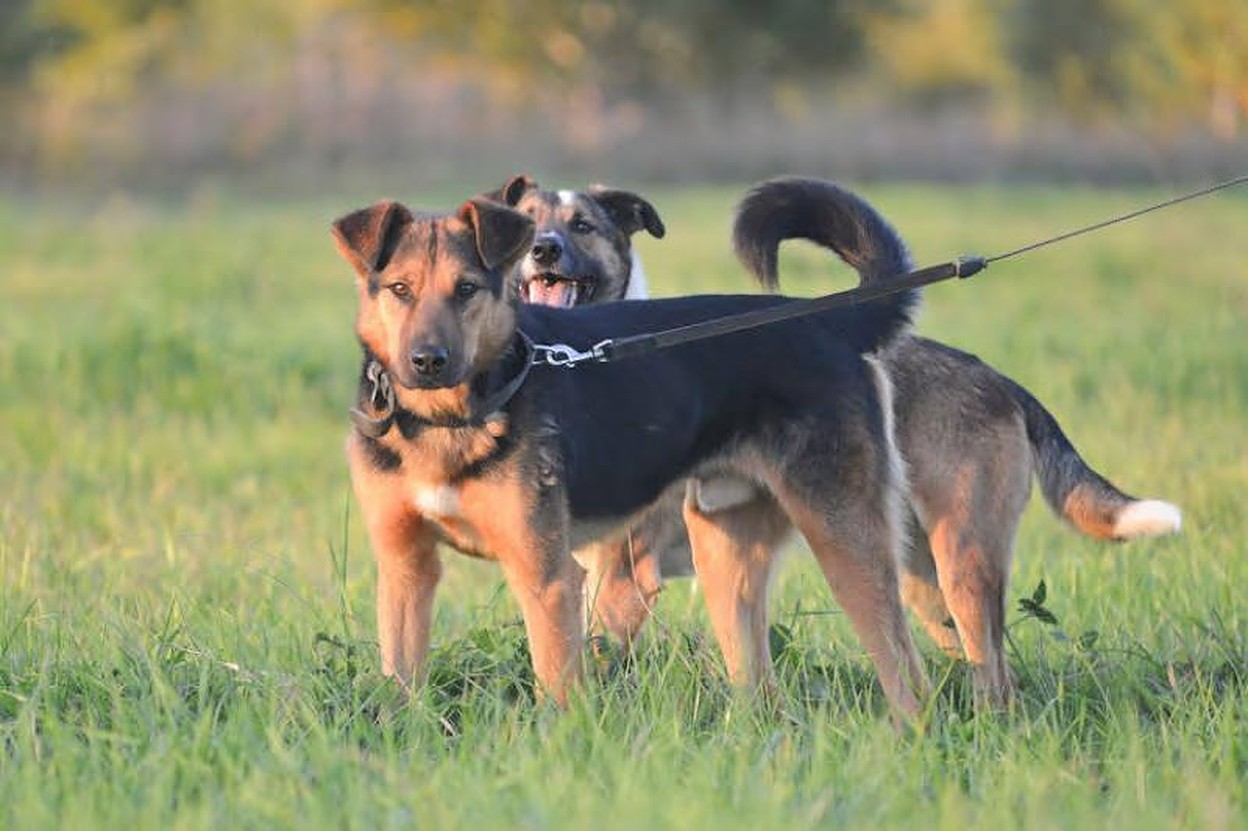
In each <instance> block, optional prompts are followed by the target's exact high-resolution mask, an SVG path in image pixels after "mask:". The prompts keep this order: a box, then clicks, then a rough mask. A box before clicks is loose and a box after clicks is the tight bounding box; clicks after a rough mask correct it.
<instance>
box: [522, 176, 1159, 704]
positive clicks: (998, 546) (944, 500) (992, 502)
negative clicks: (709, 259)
mask: <svg viewBox="0 0 1248 831" xmlns="http://www.w3.org/2000/svg"><path fill="white" fill-rule="evenodd" d="M497 195H498V196H500V197H502V198H506V199H508V200H509V202H510V203H511V204H513V205H515V206H516V207H517V208H518V209H520V210H524V211H526V212H527V213H529V214H530V215H532V216H533V217H534V219H535V220H536V221H537V229H538V231H537V232H538V234H539V235H542V234H547V235H551V236H554V237H559V238H564V239H574V240H576V239H577V238H576V237H572V236H570V235H569V234H568V232H567V229H566V226H567V224H568V222H569V217H570V216H571V215H572V211H571V210H569V209H568V208H567V207H566V206H576V205H578V204H583V202H584V200H585V199H588V198H589V197H588V194H583V195H575V196H566V195H565V196H557V195H555V194H553V193H551V192H549V191H542V190H540V189H539V188H538V187H537V186H536V184H535V183H533V182H532V181H531V180H528V179H524V178H518V179H515V180H512V181H511V182H509V183H508V184H507V185H506V186H505V187H504V188H502V189H500V190H499V191H498V192H497ZM632 198H633V199H635V200H641V197H638V196H633V197H632ZM857 202H858V200H857V198H856V197H854V196H852V195H851V194H848V193H847V192H846V191H844V190H843V189H841V188H838V187H836V186H835V185H832V184H831V183H827V182H821V181H817V180H810V179H779V180H775V181H771V182H767V183H764V184H762V185H760V186H759V187H757V188H755V189H754V190H753V191H751V192H750V193H749V194H748V195H747V196H746V197H745V199H744V200H743V201H742V203H741V205H740V206H739V208H738V211H737V218H736V222H735V227H734V246H735V248H736V250H737V253H738V255H739V256H740V258H741V259H742V261H743V262H744V263H745V265H746V267H747V268H748V269H749V270H750V272H751V273H752V274H754V275H755V276H756V277H757V278H758V279H759V281H760V283H761V284H762V285H764V286H765V287H767V288H769V289H773V290H774V289H775V288H776V285H777V281H778V277H777V270H776V263H777V249H778V247H779V245H780V243H781V242H782V241H784V240H785V239H790V238H795V237H802V238H807V239H810V240H813V241H815V242H817V243H820V244H822V245H824V246H827V247H832V248H835V249H837V250H838V252H839V253H840V254H841V255H842V256H843V257H844V258H845V259H846V261H847V262H849V263H850V264H851V265H853V266H854V267H855V268H856V269H857V270H858V271H859V273H860V275H861V278H862V280H863V282H864V283H865V282H872V281H878V280H881V279H887V278H888V277H890V276H893V275H896V274H899V273H901V272H903V271H906V270H908V269H909V268H910V267H911V264H910V262H909V260H908V258H906V257H905V256H904V255H903V256H902V257H900V258H898V257H897V255H896V252H895V250H894V248H892V247H888V246H884V247H881V246H879V244H878V241H877V240H874V239H872V238H870V237H866V236H864V237H862V238H861V239H858V240H856V241H852V242H851V243H850V244H849V245H848V246H846V245H844V242H845V238H844V236H843V235H840V238H838V235H837V232H836V231H835V229H838V228H840V227H842V226H843V225H844V223H845V215H846V213H847V212H850V211H852V210H854V209H855V208H854V206H855V205H856V204H857ZM645 204H646V205H647V206H648V210H649V211H651V212H654V208H653V206H649V203H645ZM552 205H559V206H565V207H562V208H560V209H557V210H550V209H547V208H545V207H543V206H552ZM655 216H657V212H655ZM838 246H839V247H838ZM592 250H594V247H593V246H591V245H585V244H582V246H581V252H582V253H581V254H580V257H581V258H582V259H583V258H584V257H585V256H588V255H587V254H586V253H584V252H589V251H592ZM624 262H625V260H623V259H617V260H613V261H611V262H610V263H604V264H603V265H602V266H601V267H600V268H611V267H615V268H619V269H623V268H624V267H625V266H624ZM626 281H627V277H626V276H623V275H621V276H617V277H616V278H614V279H613V280H610V281H603V283H604V285H615V286H620V285H624V284H626ZM622 297H623V295H622V293H617V294H616V295H614V297H612V296H611V295H609V294H608V293H606V292H598V293H597V294H595V295H594V296H592V297H591V298H582V301H583V302H604V301H608V300H612V299H621V298H622ZM880 357H881V360H882V362H883V365H884V366H885V368H886V369H887V371H888V374H889V377H890V378H891V380H892V384H893V406H894V413H895V420H896V430H897V443H898V446H899V448H900V451H901V454H902V456H903V457H904V459H905V461H906V465H907V468H908V472H909V484H910V487H911V497H910V506H911V512H910V521H911V524H912V525H913V526H914V528H913V531H914V532H913V533H911V534H910V535H909V546H908V551H907V557H906V560H905V567H904V569H903V573H902V588H903V594H904V596H905V599H906V601H907V603H908V605H909V606H910V607H911V609H912V610H913V611H914V612H915V613H916V615H917V616H918V617H919V618H920V620H921V621H922V623H923V624H924V627H925V628H926V629H927V631H928V632H929V634H930V635H931V636H932V637H933V639H935V640H936V642H937V643H938V644H939V645H940V646H941V647H942V649H944V650H945V651H947V652H950V653H952V654H964V655H965V656H966V658H967V659H968V660H969V661H970V662H971V664H972V665H973V666H974V667H975V680H976V686H977V688H978V691H979V694H980V697H981V699H982V700H985V701H986V702H989V703H999V702H1001V701H1003V700H1004V699H1005V698H1007V697H1008V695H1009V691H1010V688H1011V681H1010V674H1009V670H1008V667H1007V666H1006V662H1005V656H1004V652H1003V643H1002V641H1003V637H1004V614H1005V596H1006V588H1007V583H1008V580H1009V570H1010V563H1011V559H1012V552H1013V543H1014V536H1015V532H1016V531H1017V528H1018V523H1019V520H1020V517H1021V514H1022V511H1023V508H1024V506H1025V505H1026V503H1027V500H1028V497H1029V495H1030V489H1031V479H1032V477H1033V475H1034V476H1036V477H1037V478H1038V479H1039V481H1040V486H1041V491H1042V492H1043V493H1044V496H1045V498H1046V500H1047V501H1048V503H1049V504H1050V505H1051V506H1052V507H1053V509H1054V511H1055V512H1057V513H1058V514H1059V515H1061V516H1062V517H1064V518H1065V519H1067V520H1068V521H1069V522H1070V523H1071V524H1072V525H1073V526H1074V527H1075V528H1077V529H1078V530H1080V531H1082V532H1083V533H1085V534H1088V535H1090V536H1092V537H1096V538H1098V539H1127V538H1131V537H1140V536H1149V535H1154V534H1161V533H1166V532H1171V531H1175V530H1178V527H1179V522H1180V515H1179V511H1178V509H1177V508H1175V507H1173V506H1172V505H1169V504H1168V503H1164V502H1158V501H1154V500H1136V499H1133V498H1132V497H1129V496H1127V495H1125V494H1123V493H1122V492H1121V491H1119V490H1118V489H1117V488H1115V487H1114V486H1113V485H1112V484H1110V483H1109V482H1107V481H1106V480H1105V479H1104V478H1103V477H1101V476H1100V475H1099V474H1097V473H1096V472H1095V471H1094V470H1092V469H1091V468H1090V467H1088V465H1087V464H1086V463H1085V462H1084V460H1083V459H1082V458H1081V457H1080V456H1079V454H1078V452H1077V451H1076V450H1075V449H1074V447H1073V446H1072V445H1071V443H1070V442H1069V440H1068V439H1067V438H1066V436H1065V435H1064V434H1063V432H1062V430H1061V427H1060V426H1059V425H1058V424H1057V422H1056V420H1055V419H1054V418H1053V416H1052V415H1051V414H1050V413H1049V412H1048V411H1047V410H1046V409H1045V408H1044V406H1043V405H1041V404H1040V403H1039V402H1038V401H1037V400H1036V399H1035V398H1034V397H1033V396H1032V395H1030V394H1029V393H1028V392H1027V391H1026V390H1025V389H1023V388H1022V387H1021V386H1019V385H1018V384H1016V383H1015V382H1013V381H1012V380H1010V379H1009V378H1007V377H1005V376H1004V375H1001V374H1000V373H998V372H996V371H995V370H993V369H992V368H991V367H989V366H987V365H985V364H984V363H982V362H981V361H979V360H978V359H977V358H975V357H974V356H972V355H968V354H966V353H964V352H960V351H958V350H956V349H953V348H951V347H948V346H945V345H943V344H940V343H937V342H935V341H931V340H928V339H926V338H921V337H918V336H916V335H913V334H911V333H909V332H906V333H902V334H901V335H899V336H898V337H897V338H894V339H893V340H892V341H890V343H889V345H888V346H886V347H885V348H884V349H883V350H882V351H881V353H880ZM730 484H731V483H730V482H728V481H726V480H724V479H722V478H721V479H719V480H714V481H711V482H709V483H708V482H701V483H697V484H696V485H695V486H694V487H695V488H696V490H695V491H694V492H695V493H700V494H703V496H704V498H703V500H702V502H703V503H704V504H703V505H702V507H703V509H704V512H707V513H711V514H712V515H713V514H715V513H717V512H718V511H720V510H722V509H723V508H724V507H726V506H731V505H740V504H742V503H748V502H749V500H750V496H749V491H748V489H747V490H746V491H745V492H744V493H743V492H742V490H741V489H740V488H738V489H736V490H735V491H734V490H733V489H732V488H730V487H729V485H730ZM708 485H709V486H711V487H708ZM708 491H709V492H710V493H709V494H708ZM707 503H709V504H707ZM716 503H718V507H717V505H716ZM736 510H741V508H737V509H736ZM680 521H681V519H680V513H679V506H678V504H677V505H676V506H673V504H672V503H671V501H670V500H669V501H668V502H666V503H664V502H660V503H659V504H657V505H656V506H655V508H654V509H653V510H652V511H651V512H650V513H649V514H648V515H647V516H646V517H645V519H644V521H643V522H642V523H641V524H639V525H638V526H637V527H636V528H635V529H634V532H633V533H632V534H631V535H629V536H628V537H626V538H624V539H623V540H621V541H616V542H614V543H607V544H601V545H599V546H597V547H596V548H595V549H593V550H591V551H590V552H587V555H586V556H585V557H584V558H583V559H585V561H586V565H587V568H588V570H589V581H590V586H591V593H592V594H593V595H594V598H595V603H596V605H595V608H594V614H595V617H596V618H597V620H598V621H599V623H600V624H601V625H603V626H605V628H607V629H608V631H610V632H611V633H612V634H614V635H615V636H617V637H619V638H622V639H626V640H627V639H631V638H632V637H633V636H634V635H635V633H636V632H637V630H638V629H639V627H640V626H641V625H642V623H643V622H644V621H645V619H646V617H647V615H648V614H649V611H650V608H651V603H652V600H653V598H654V597H655V595H656V594H657V592H658V591H659V589H660V588H661V586H662V578H663V577H664V576H678V575H682V574H687V573H689V570H690V553H689V549H688V547H687V546H686V545H683V544H682V542H681V536H682V535H681V534H680V533H679V532H678V531H677V532H673V530H672V526H678V525H679V523H680ZM738 544H740V545H746V544H748V542H747V541H745V540H738ZM951 624H952V625H951Z"/></svg>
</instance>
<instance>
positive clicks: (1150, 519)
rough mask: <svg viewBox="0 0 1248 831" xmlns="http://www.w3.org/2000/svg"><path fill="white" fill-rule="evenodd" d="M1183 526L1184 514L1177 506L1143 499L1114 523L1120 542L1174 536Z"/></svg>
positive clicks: (1127, 508)
mask: <svg viewBox="0 0 1248 831" xmlns="http://www.w3.org/2000/svg"><path fill="white" fill-rule="evenodd" d="M1182 526H1183V513H1182V512H1181V511H1180V510H1179V509H1178V507H1177V506H1175V505H1171V504H1170V503H1169V502H1162V501H1161V500H1160V499H1141V500H1140V501H1139V502H1132V503H1131V504H1130V505H1128V506H1127V507H1126V508H1124V509H1123V510H1122V513H1120V514H1118V519H1117V521H1115V522H1114V537H1116V538H1117V539H1120V540H1125V539H1130V538H1131V537H1156V536H1159V535H1161V534H1174V533H1178V530H1179V529H1180V528H1181V527H1182Z"/></svg>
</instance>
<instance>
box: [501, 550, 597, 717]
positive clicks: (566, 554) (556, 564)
mask: <svg viewBox="0 0 1248 831" xmlns="http://www.w3.org/2000/svg"><path fill="white" fill-rule="evenodd" d="M500 564H501V565H502V567H503V574H504V575H506V577H507V583H508V585H509V586H510V587H511V590H512V593H513V594H515V596H516V600H517V601H518V602H519V603H520V611H521V614H523V615H524V628H525V631H526V632H527V633H528V637H529V650H530V652H531V653H532V656H533V673H534V675H535V676H536V677H537V684H538V695H539V696H540V695H549V696H550V697H551V698H552V699H554V701H555V702H556V703H557V704H558V705H559V706H561V707H562V706H564V705H566V704H567V702H568V690H569V689H570V688H571V687H572V686H573V685H574V684H576V683H578V682H579V681H580V679H581V652H582V650H583V647H584V640H585V636H584V624H583V620H582V607H581V604H582V597H581V592H582V583H583V580H584V571H583V570H582V569H581V567H580V565H578V564H577V562H576V561H575V560H574V559H572V555H571V552H570V551H569V550H568V546H567V543H566V540H564V539H562V538H561V539H559V540H558V541H557V542H556V541H550V540H537V539H534V540H532V543H531V544H530V545H526V546H523V549H520V548H517V549H516V550H513V551H512V552H511V555H510V556H507V557H505V558H500Z"/></svg>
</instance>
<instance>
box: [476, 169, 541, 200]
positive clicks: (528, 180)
mask: <svg viewBox="0 0 1248 831" xmlns="http://www.w3.org/2000/svg"><path fill="white" fill-rule="evenodd" d="M531 190H537V182H536V181H535V180H534V179H533V177H532V176H529V174H527V173H518V174H516V175H515V176H512V177H511V178H510V179H508V180H507V181H506V182H504V183H503V186H502V187H501V188H499V189H498V190H491V191H486V192H485V193H483V194H481V195H482V196H483V197H485V198H486V199H492V200H494V201H495V202H502V203H503V204H504V205H506V206H507V207H509V208H514V207H516V205H519V204H520V200H521V199H523V198H524V195H525V194H526V193H528V192H529V191H531Z"/></svg>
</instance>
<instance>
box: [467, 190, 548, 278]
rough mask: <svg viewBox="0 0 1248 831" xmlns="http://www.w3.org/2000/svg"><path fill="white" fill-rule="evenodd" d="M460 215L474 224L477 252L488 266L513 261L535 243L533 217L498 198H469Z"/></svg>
mask: <svg viewBox="0 0 1248 831" xmlns="http://www.w3.org/2000/svg"><path fill="white" fill-rule="evenodd" d="M459 218H460V219H462V220H463V221H464V222H467V223H468V224H469V225H471V226H472V232H473V235H474V236H475V237H476V239H477V253H479V254H480V255H481V262H482V263H483V264H484V265H485V267H486V268H488V269H497V268H501V267H502V266H505V265H510V264H511V263H512V262H514V261H515V260H517V259H518V258H519V257H521V256H522V255H523V254H525V253H527V252H528V250H529V246H530V245H532V244H533V220H531V219H529V218H528V217H527V216H525V215H524V214H522V213H520V212H519V211H513V210H512V209H511V208H508V207H506V206H505V205H502V204H500V203H498V202H494V201H491V200H489V199H482V198H481V197H476V198H475V199H469V200H468V201H467V202H465V203H464V204H463V206H462V207H461V208H460V209H459Z"/></svg>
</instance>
